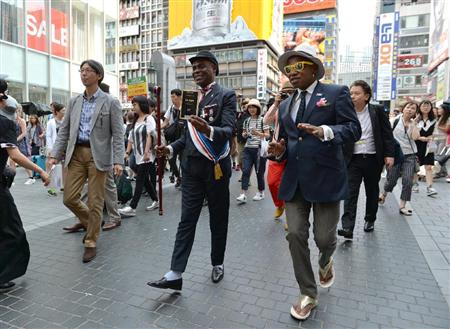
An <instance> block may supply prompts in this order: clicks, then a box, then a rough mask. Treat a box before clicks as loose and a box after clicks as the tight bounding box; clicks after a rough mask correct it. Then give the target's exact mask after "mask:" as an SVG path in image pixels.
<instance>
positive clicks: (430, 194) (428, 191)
mask: <svg viewBox="0 0 450 329" xmlns="http://www.w3.org/2000/svg"><path fill="white" fill-rule="evenodd" d="M436 194H438V193H437V192H436V190H435V189H434V188H432V187H427V196H432V195H436Z"/></svg>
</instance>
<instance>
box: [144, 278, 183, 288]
mask: <svg viewBox="0 0 450 329" xmlns="http://www.w3.org/2000/svg"><path fill="white" fill-rule="evenodd" d="M147 284H148V285H149V286H150V287H153V288H158V289H173V290H181V288H182V287H183V278H180V279H177V280H170V281H169V280H167V279H166V278H164V277H163V278H162V279H161V280H158V281H150V282H147Z"/></svg>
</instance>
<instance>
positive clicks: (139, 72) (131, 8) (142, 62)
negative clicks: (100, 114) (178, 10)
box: [119, 0, 168, 107]
mask: <svg viewBox="0 0 450 329" xmlns="http://www.w3.org/2000/svg"><path fill="white" fill-rule="evenodd" d="M167 19H168V0H120V29H119V37H120V48H119V49H120V64H119V70H120V100H121V102H122V104H123V105H124V106H125V107H130V106H131V104H130V103H129V99H128V98H129V97H128V81H129V80H130V79H136V78H139V77H143V76H145V77H146V78H147V82H148V83H150V84H154V83H155V82H156V74H155V72H154V68H153V67H152V65H151V58H152V53H153V52H154V51H162V52H167V34H168V22H167Z"/></svg>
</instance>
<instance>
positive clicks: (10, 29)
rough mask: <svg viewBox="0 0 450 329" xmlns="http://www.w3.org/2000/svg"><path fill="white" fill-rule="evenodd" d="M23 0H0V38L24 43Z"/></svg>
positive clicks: (19, 43)
mask: <svg viewBox="0 0 450 329" xmlns="http://www.w3.org/2000/svg"><path fill="white" fill-rule="evenodd" d="M23 15H24V9H23V0H9V1H4V0H1V1H0V17H1V19H0V39H1V40H5V41H8V42H12V43H15V44H18V45H24V44H25V39H24V25H23V21H24V18H23Z"/></svg>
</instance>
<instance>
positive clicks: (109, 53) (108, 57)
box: [105, 16, 117, 72]
mask: <svg viewBox="0 0 450 329" xmlns="http://www.w3.org/2000/svg"><path fill="white" fill-rule="evenodd" d="M105 34H106V35H105V69H106V70H107V71H111V72H115V71H116V42H117V28H116V22H115V21H114V19H113V18H111V17H108V16H107V17H106V22H105Z"/></svg>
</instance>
